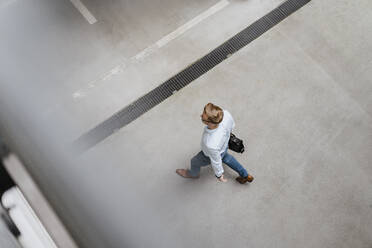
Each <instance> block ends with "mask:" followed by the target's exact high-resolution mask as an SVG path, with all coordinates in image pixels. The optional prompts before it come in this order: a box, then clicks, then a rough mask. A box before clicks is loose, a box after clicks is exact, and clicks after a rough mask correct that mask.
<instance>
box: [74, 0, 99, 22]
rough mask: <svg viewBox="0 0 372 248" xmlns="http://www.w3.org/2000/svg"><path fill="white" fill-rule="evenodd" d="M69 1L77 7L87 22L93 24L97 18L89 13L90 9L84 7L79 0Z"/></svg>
mask: <svg viewBox="0 0 372 248" xmlns="http://www.w3.org/2000/svg"><path fill="white" fill-rule="evenodd" d="M70 1H71V3H72V4H73V5H74V6H75V8H77V9H78V10H79V11H80V13H81V14H82V15H83V16H84V18H85V19H86V20H87V21H88V22H89V24H94V23H96V22H97V19H96V18H95V17H94V16H93V15H92V13H90V11H89V10H88V9H87V7H85V5H84V4H83V3H82V2H81V1H80V0H70Z"/></svg>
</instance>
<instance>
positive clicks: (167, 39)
mask: <svg viewBox="0 0 372 248" xmlns="http://www.w3.org/2000/svg"><path fill="white" fill-rule="evenodd" d="M228 4H229V1H227V0H222V1H219V2H218V3H217V4H215V5H213V6H212V7H210V8H209V9H207V10H206V11H204V12H203V13H201V14H200V15H198V16H196V17H195V18H193V19H192V20H190V21H188V22H187V23H185V24H184V25H182V26H181V27H179V28H177V29H176V30H174V31H173V32H172V33H170V34H168V35H167V36H164V37H163V38H162V39H161V40H159V41H158V42H156V45H157V46H158V47H159V48H160V47H162V46H164V45H165V44H167V43H168V42H170V41H171V40H173V39H175V38H177V37H178V36H180V35H181V34H183V33H185V32H186V31H187V30H189V29H190V28H192V27H193V26H195V25H196V24H198V23H200V22H201V21H203V20H204V19H206V18H208V17H209V16H211V15H213V14H215V13H216V12H218V11H220V10H221V9H223V8H225V7H226V6H227V5H228Z"/></svg>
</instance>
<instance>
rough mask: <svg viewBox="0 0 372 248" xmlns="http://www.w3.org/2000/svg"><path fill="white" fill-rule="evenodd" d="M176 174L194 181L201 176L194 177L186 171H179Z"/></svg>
mask: <svg viewBox="0 0 372 248" xmlns="http://www.w3.org/2000/svg"><path fill="white" fill-rule="evenodd" d="M176 173H177V174H178V175H180V176H181V177H185V178H193V179H196V178H199V176H196V177H193V176H191V175H189V173H188V172H187V170H185V169H177V170H176Z"/></svg>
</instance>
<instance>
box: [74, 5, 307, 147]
mask: <svg viewBox="0 0 372 248" xmlns="http://www.w3.org/2000/svg"><path fill="white" fill-rule="evenodd" d="M310 1H311V0H288V1H286V2H284V3H283V4H282V5H280V6H279V7H277V8H275V9H274V10H273V11H271V12H270V13H268V14H267V15H265V16H264V17H262V18H260V19H258V20H257V21H256V22H254V23H253V24H251V25H250V26H248V27H247V28H245V29H244V30H243V31H241V32H240V33H238V34H236V35H235V36H234V37H232V38H231V39H229V40H228V41H226V42H225V43H223V44H222V45H220V46H219V47H217V48H216V49H214V50H213V51H212V52H210V53H209V54H207V55H205V56H204V57H202V58H201V59H199V60H198V61H196V62H195V63H194V64H192V65H190V66H189V67H187V68H186V69H184V70H183V71H181V72H179V73H178V74H176V75H175V76H173V77H172V78H170V79H168V80H167V81H165V82H164V83H163V84H161V85H160V86H158V87H156V88H155V89H153V90H152V91H150V92H149V93H147V94H146V95H144V96H142V97H140V98H139V99H137V100H136V101H135V102H133V103H132V104H130V105H128V106H126V107H125V108H123V109H122V110H120V111H119V112H117V113H116V114H114V115H113V116H111V117H110V118H109V119H107V120H105V121H104V122H102V123H100V124H99V125H98V126H96V127H95V128H93V129H92V130H90V131H88V132H87V133H85V134H83V135H82V136H81V137H79V138H78V139H77V140H76V141H75V144H74V148H76V149H77V152H83V151H85V150H87V149H89V148H91V147H93V146H94V145H96V144H97V143H99V142H100V141H102V140H104V139H105V138H107V137H108V136H110V135H111V134H113V133H114V132H115V131H116V130H118V129H120V128H122V127H124V126H126V125H127V124H129V123H130V122H132V121H134V120H135V119H137V118H138V117H140V116H141V115H142V114H144V113H146V112H147V111H149V110H150V109H151V108H153V107H155V106H156V105H158V104H159V103H161V102H162V101H164V100H165V99H167V98H168V97H170V96H171V95H172V94H173V93H174V92H175V91H178V90H180V89H182V88H183V87H185V86H186V85H188V84H189V83H191V82H192V81H194V80H195V79H197V78H198V77H200V76H201V75H203V74H204V73H206V72H207V71H209V70H210V69H212V68H213V67H215V66H216V65H218V64H219V63H221V62H222V61H223V60H225V59H226V58H228V57H229V56H230V55H231V54H233V53H235V52H236V51H238V50H239V49H241V48H243V47H244V46H246V45H247V44H249V43H251V42H252V41H253V40H255V39H257V38H258V37H260V36H261V35H262V34H264V33H265V32H266V31H268V30H269V29H271V28H272V27H273V26H275V25H276V24H278V23H279V22H281V21H282V20H284V19H285V18H286V17H288V16H289V15H291V14H292V13H293V12H295V11H297V10H298V9H300V8H301V7H303V6H304V5H305V4H307V3H308V2H310Z"/></svg>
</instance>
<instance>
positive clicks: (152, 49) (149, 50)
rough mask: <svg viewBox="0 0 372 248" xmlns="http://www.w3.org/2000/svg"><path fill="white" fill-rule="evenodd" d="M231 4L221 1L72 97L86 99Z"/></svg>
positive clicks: (226, 0) (224, 0)
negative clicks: (101, 83) (107, 82)
mask: <svg viewBox="0 0 372 248" xmlns="http://www.w3.org/2000/svg"><path fill="white" fill-rule="evenodd" d="M71 1H72V2H73V0H71ZM79 2H80V1H79ZM229 3H230V2H229V1H228V0H221V1H219V2H218V3H216V4H215V5H213V6H212V7H210V8H209V9H207V10H206V11H204V12H203V13H201V14H199V15H197V16H196V17H194V18H193V19H191V20H190V21H188V22H187V23H185V24H184V25H182V26H180V27H179V28H177V29H176V30H174V31H173V32H171V33H169V34H168V35H166V36H164V37H163V38H161V39H160V40H158V41H157V42H155V43H154V44H152V45H151V46H149V47H147V48H145V49H144V50H142V51H141V52H139V53H138V54H136V55H135V56H133V57H131V58H130V59H129V61H128V60H124V61H123V62H122V63H120V64H118V65H117V66H115V67H114V68H112V69H111V70H109V71H108V72H106V73H104V74H103V75H101V76H100V77H99V78H98V79H96V80H94V81H92V82H90V83H89V86H88V87H87V88H85V89H80V90H78V91H76V92H74V93H73V94H72V97H73V98H74V99H75V100H78V99H79V98H83V97H85V96H86V95H87V91H88V90H90V89H92V88H94V87H96V85H97V84H99V83H100V82H104V81H106V80H109V79H110V78H112V77H113V76H114V75H117V74H119V73H121V72H123V71H124V69H125V68H126V67H127V65H128V64H129V63H135V62H138V61H140V60H142V59H144V58H145V57H147V56H149V55H151V54H153V53H154V52H155V51H156V50H158V49H159V48H161V47H163V46H165V45H166V44H168V43H169V42H170V41H172V40H174V39H176V38H177V37H179V36H181V35H182V34H183V33H185V32H186V31H187V30H189V29H191V28H192V27H194V26H195V25H197V24H199V23H200V22H202V21H203V20H205V19H206V18H208V17H210V16H211V15H213V14H215V13H217V12H218V11H220V10H221V9H223V8H225V7H226V6H227V5H229Z"/></svg>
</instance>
